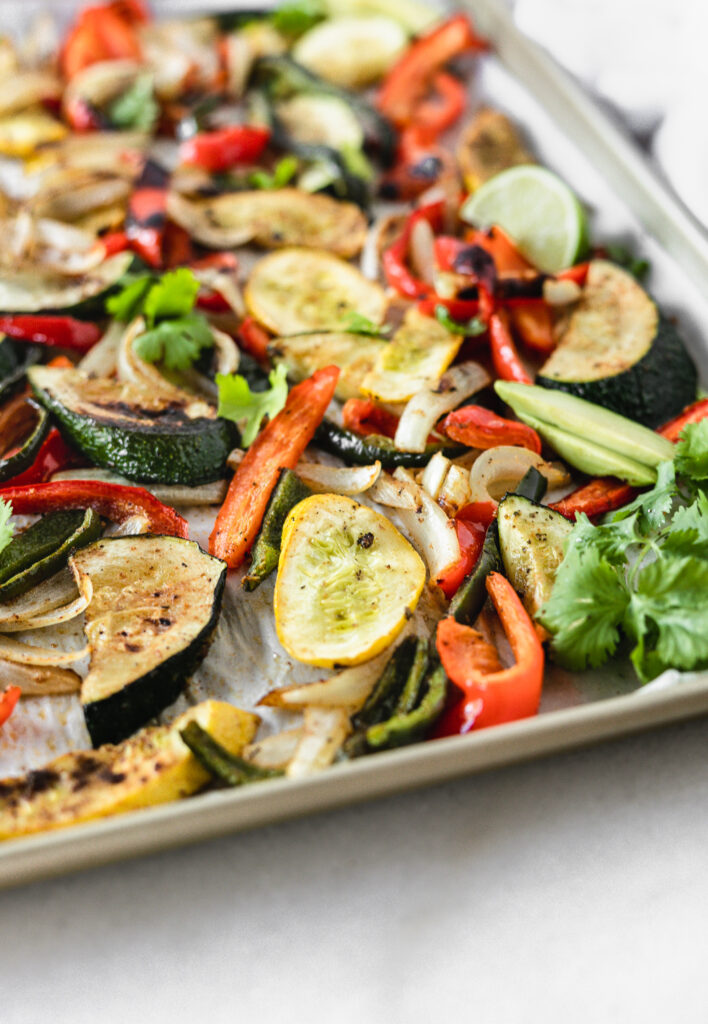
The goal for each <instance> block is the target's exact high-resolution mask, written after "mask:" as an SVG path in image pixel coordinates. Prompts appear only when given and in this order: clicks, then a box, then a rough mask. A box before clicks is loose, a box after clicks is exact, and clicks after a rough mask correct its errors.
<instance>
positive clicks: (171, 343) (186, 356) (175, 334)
mask: <svg viewBox="0 0 708 1024" xmlns="http://www.w3.org/2000/svg"><path fill="white" fill-rule="evenodd" d="M213 344H214V336H213V335H212V333H211V328H210V327H209V323H208V322H207V320H206V319H205V318H204V317H203V316H199V315H198V314H196V313H190V314H189V315H188V316H183V317H178V318H177V319H174V320H163V321H162V322H161V323H159V324H158V325H157V327H153V328H152V329H151V330H149V331H145V332H144V333H143V334H140V335H138V337H137V338H136V339H135V341H134V342H133V349H134V350H135V352H136V353H137V354H138V355H139V356H140V358H141V359H144V360H145V361H146V362H148V363H157V362H163V363H164V364H165V366H166V367H167V369H168V370H187V369H189V367H190V366H191V365H192V363H194V362H195V360H196V359H198V358H199V353H200V352H201V351H202V349H204V348H211V347H212V345H213Z"/></svg>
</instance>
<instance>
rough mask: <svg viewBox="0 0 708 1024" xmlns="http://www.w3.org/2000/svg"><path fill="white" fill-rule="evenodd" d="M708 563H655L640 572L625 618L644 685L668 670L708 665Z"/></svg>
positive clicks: (690, 560)
mask: <svg viewBox="0 0 708 1024" xmlns="http://www.w3.org/2000/svg"><path fill="white" fill-rule="evenodd" d="M707 592H708V561H705V560H703V559H699V558H665V557H660V558H657V560H656V561H654V562H651V563H649V564H648V565H646V566H645V567H644V568H643V569H642V570H641V572H640V573H639V576H638V579H637V585H636V592H635V593H634V594H632V596H631V599H630V604H629V607H628V610H627V615H626V627H627V631H628V632H629V633H630V635H632V636H633V637H634V638H635V639H636V641H637V643H636V646H635V648H634V650H633V651H632V655H631V657H632V661H633V663H634V666H635V668H636V670H637V674H638V675H639V677H640V679H642V680H644V681H645V682H646V681H647V680H648V679H651V678H653V677H654V676H656V675H658V674H659V673H660V672H661V671H663V670H664V669H666V668H679V669H691V668H698V667H701V666H703V665H705V664H708V601H706V593H707Z"/></svg>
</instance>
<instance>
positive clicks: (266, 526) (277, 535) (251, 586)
mask: <svg viewBox="0 0 708 1024" xmlns="http://www.w3.org/2000/svg"><path fill="white" fill-rule="evenodd" d="M311 493H312V491H311V490H310V488H309V487H307V486H306V485H305V484H304V483H303V482H302V480H300V478H299V477H298V476H296V475H295V473H293V472H292V470H290V469H283V470H282V471H281V473H280V479H279V480H278V483H277V484H276V487H275V490H274V491H273V493H272V495H271V497H270V501H269V502H268V507H267V509H266V511H265V515H264V516H263V525H262V526H261V530H260V533H259V534H258V537H257V538H256V542H255V544H254V545H253V552H252V555H251V565H250V568H249V571H248V573H247V575H246V576H244V578H243V586H244V588H245V589H246V590H255V589H256V587H257V586H258V585H259V584H260V583H262V582H263V580H264V579H267V577H268V576H270V574H271V573H272V572H273V570H274V569H276V568H277V566H278V559H279V557H280V542H281V538H282V534H283V524H284V522H285V520H286V518H287V516H288V513H289V512H290V510H291V509H292V508H294V506H295V505H297V503H298V502H299V501H303V500H304V499H305V498H308V497H309V496H310V494H311Z"/></svg>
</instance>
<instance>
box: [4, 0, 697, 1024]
mask: <svg viewBox="0 0 708 1024" xmlns="http://www.w3.org/2000/svg"><path fill="white" fill-rule="evenodd" d="M586 6H588V5H586ZM617 6H620V5H617ZM7 9H9V8H8V6H7V5H5V4H3V5H2V8H0V10H7ZM648 16H649V15H648ZM669 49H670V47H669ZM707 748H708V722H706V721H705V720H699V721H695V722H692V723H686V724H683V725H679V726H673V727H671V728H667V729H663V730H659V731H656V732H652V733H648V734H645V735H643V736H638V737H634V738H631V739H627V740H624V741H620V742H615V743H611V744H607V745H602V746H597V747H594V748H592V749H588V750H586V751H579V752H575V753H572V754H568V755H564V756H558V757H554V758H552V759H548V760H543V761H539V762H535V763H532V764H529V765H522V766H518V767H514V768H510V769H507V770H503V771H496V772H492V773H489V774H487V775H482V776H476V777H470V778H468V779H463V780H461V781H459V782H455V783H451V784H447V785H444V786H439V787H436V788H432V789H428V790H423V791H420V792H418V793H413V794H409V795H406V796H401V797H396V798H391V799H388V800H385V801H379V802H376V803H371V804H365V805H362V806H361V807H356V808H352V809H349V810H345V811H339V812H332V813H328V814H326V815H322V816H319V817H311V818H307V819H305V820H303V821H300V822H294V823H288V824H283V825H279V826H273V827H270V828H266V829H261V830H259V831H257V832H253V833H250V834H244V835H240V836H235V837H232V838H228V839H222V840H219V841H215V842H211V843H205V844H200V845H195V846H192V847H189V848H186V849H184V850H182V851H177V852H172V853H169V854H164V855H160V856H155V857H152V858H145V859H142V860H138V861H131V862H127V863H124V864H120V865H117V866H114V867H108V868H103V869H98V870H95V871H91V872H84V873H82V874H79V875H73V876H70V877H68V878H66V879H62V880H58V881H52V882H46V883H41V884H35V885H33V886H27V887H24V888H21V889H18V890H15V891H12V892H5V893H0V908H1V911H2V930H1V931H0V1022H2V1024H44V1022H45V1021H46V1022H52V1024H84V1022H86V1024H89V1022H91V1024H95V1022H97V1021H101V1022H102V1024H114V1022H116V1024H117V1022H132V1021H150V1022H154V1024H162V1022H165V1024H167V1022H175V1021H178V1022H181V1021H190V1022H193V1021H195V1020H197V1021H201V1022H208V1024H212V1022H214V1024H221V1022H231V1021H234V1022H240V1021H246V1020H247V1021H249V1024H250V1022H258V1024H261V1022H267V1024H270V1022H276V1024H277V1022H281V1021H283V1022H288V1024H289V1022H297V1024H300V1022H312V1024H319V1022H324V1021H328V1022H330V1021H331V1022H337V1024H349V1022H352V1024H354V1022H356V1024H398V1022H402V1024H403V1022H405V1024H408V1022H411V1024H417V1022H421V1024H427V1022H429V1021H435V1022H437V1021H453V1020H462V1021H475V1022H481V1024H506V1022H509V1024H525V1022H531V1024H536V1022H543V1024H555V1022H559V1024H560V1022H563V1024H566V1022H568V1024H585V1022H587V1024H594V1022H603V1024H614V1022H618V1024H633V1022H635V1021H636V1022H642V1024H654V1022H656V1024H665V1022H666V1021H671V1022H681V1024H692V1022H694V1021H695V1022H696V1024H699V1022H700V1024H704V1022H705V1020H706V1019H707V1015H708V992H707V991H706V988H707V987H706V983H705V975H706V969H705V954H706V948H705V947H706V941H705V936H706V925H705V920H706V911H707V910H708V906H707V905H708V881H707V878H706V853H705V851H706V849H708V815H706V813H705V807H706V802H707V801H706V794H707V793H708V759H707V758H706V750H707Z"/></svg>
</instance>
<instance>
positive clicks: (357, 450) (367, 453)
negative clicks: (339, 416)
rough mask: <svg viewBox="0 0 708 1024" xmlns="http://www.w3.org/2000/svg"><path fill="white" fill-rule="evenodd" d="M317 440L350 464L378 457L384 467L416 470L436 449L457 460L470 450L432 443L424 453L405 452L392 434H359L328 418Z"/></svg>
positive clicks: (317, 433) (323, 448) (316, 436)
mask: <svg viewBox="0 0 708 1024" xmlns="http://www.w3.org/2000/svg"><path fill="white" fill-rule="evenodd" d="M314 441H315V444H316V445H318V447H320V448H322V450H323V451H325V452H329V453H330V454H331V455H338V456H339V458H340V459H343V460H344V461H345V462H347V463H349V464H350V465H351V464H354V465H356V466H370V465H371V464H372V462H376V461H377V460H378V461H379V462H380V463H381V465H382V467H383V468H384V469H395V468H396V467H397V466H403V467H405V468H406V469H417V468H421V467H423V466H427V465H428V463H429V462H430V460H431V459H432V457H433V455H435V453H436V452H442V453H443V455H446V456H447V457H448V458H451V459H454V458H456V457H457V456H459V455H463V454H464V453H465V451H467V449H466V448H464V447H461V446H460V445H439V444H429V445H427V446H426V449H425V451H423V452H403V451H401V450H400V449H398V448H396V446H395V445H394V443H393V441H392V440H391V439H390V438H389V437H379V436H378V435H376V434H369V436H368V437H360V436H359V434H355V433H354V431H352V430H347V429H346V428H344V427H340V426H337V424H336V423H332V421H331V420H327V419H325V420H323V421H322V423H320V425H319V427H318V428H317V430H316V431H315V438H314Z"/></svg>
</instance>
